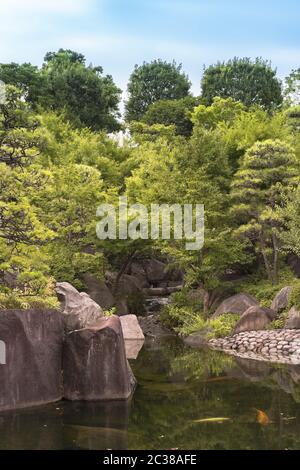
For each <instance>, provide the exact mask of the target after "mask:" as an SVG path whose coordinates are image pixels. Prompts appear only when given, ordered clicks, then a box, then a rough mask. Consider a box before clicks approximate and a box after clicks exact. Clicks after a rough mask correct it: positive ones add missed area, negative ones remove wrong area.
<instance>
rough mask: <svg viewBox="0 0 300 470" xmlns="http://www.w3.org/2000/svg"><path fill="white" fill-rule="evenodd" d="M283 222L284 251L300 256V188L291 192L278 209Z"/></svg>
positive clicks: (282, 240) (281, 238) (281, 236)
mask: <svg viewBox="0 0 300 470" xmlns="http://www.w3.org/2000/svg"><path fill="white" fill-rule="evenodd" d="M277 211H278V215H279V217H281V218H282V220H283V227H284V229H283V230H282V231H281V233H280V240H281V242H282V249H283V250H284V251H286V252H289V253H295V254H296V255H297V256H300V187H299V186H298V187H297V188H295V189H294V190H293V191H290V192H289V193H288V194H287V195H286V196H285V198H284V204H283V205H282V207H278V209H277Z"/></svg>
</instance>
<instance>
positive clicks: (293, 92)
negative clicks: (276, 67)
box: [285, 68, 300, 105]
mask: <svg viewBox="0 0 300 470" xmlns="http://www.w3.org/2000/svg"><path fill="white" fill-rule="evenodd" d="M285 85H286V87H285V97H286V99H287V102H288V103H289V104H293V105H299V104H300V68H298V69H296V70H293V71H292V72H291V73H290V75H289V76H288V77H286V79H285Z"/></svg>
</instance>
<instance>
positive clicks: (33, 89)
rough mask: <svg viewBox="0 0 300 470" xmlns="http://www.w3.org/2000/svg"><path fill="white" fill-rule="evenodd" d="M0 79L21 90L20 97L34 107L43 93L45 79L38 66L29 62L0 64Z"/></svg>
mask: <svg viewBox="0 0 300 470" xmlns="http://www.w3.org/2000/svg"><path fill="white" fill-rule="evenodd" d="M0 80H2V81H3V82H4V83H5V84H6V85H13V86H15V87H16V88H18V89H19V90H20V91H21V92H22V97H23V98H24V99H25V100H26V101H27V102H28V103H30V104H31V105H32V106H33V107H36V106H37V105H38V103H39V102H40V99H41V96H42V95H43V91H44V87H45V81H44V79H43V76H42V75H41V73H40V70H39V68H38V67H36V66H34V65H31V64H29V63H25V64H16V63H15V62H12V63H10V64H0Z"/></svg>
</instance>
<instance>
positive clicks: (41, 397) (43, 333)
mask: <svg viewBox="0 0 300 470" xmlns="http://www.w3.org/2000/svg"><path fill="white" fill-rule="evenodd" d="M0 341H1V342H2V343H1V344H2V346H3V344H4V345H5V348H4V350H2V353H3V352H4V353H5V354H4V356H3V357H2V365H1V364H0V390H1V393H0V410H8V409H16V408H25V407H28V406H36V405H42V404H46V403H50V402H54V401H57V400H60V399H61V398H62V383H61V378H62V376H61V358H62V344H63V322H62V315H61V313H60V312H57V311H56V310H45V311H43V310H42V311H41V310H3V311H0ZM3 359H4V360H3ZM0 362H1V361H0Z"/></svg>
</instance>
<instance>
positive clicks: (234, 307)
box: [212, 293, 259, 318]
mask: <svg viewBox="0 0 300 470" xmlns="http://www.w3.org/2000/svg"><path fill="white" fill-rule="evenodd" d="M258 305H259V303H258V301H257V300H256V299H255V298H254V297H252V296H251V295H249V294H244V293H240V294H237V295H233V296H232V297H229V298H228V299H226V300H223V302H222V303H221V305H219V307H218V308H217V310H216V311H215V313H214V314H213V315H212V318H217V317H219V316H220V315H223V314H224V313H235V314H240V315H242V314H243V313H245V311H246V310H247V309H248V308H249V307H255V306H258Z"/></svg>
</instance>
